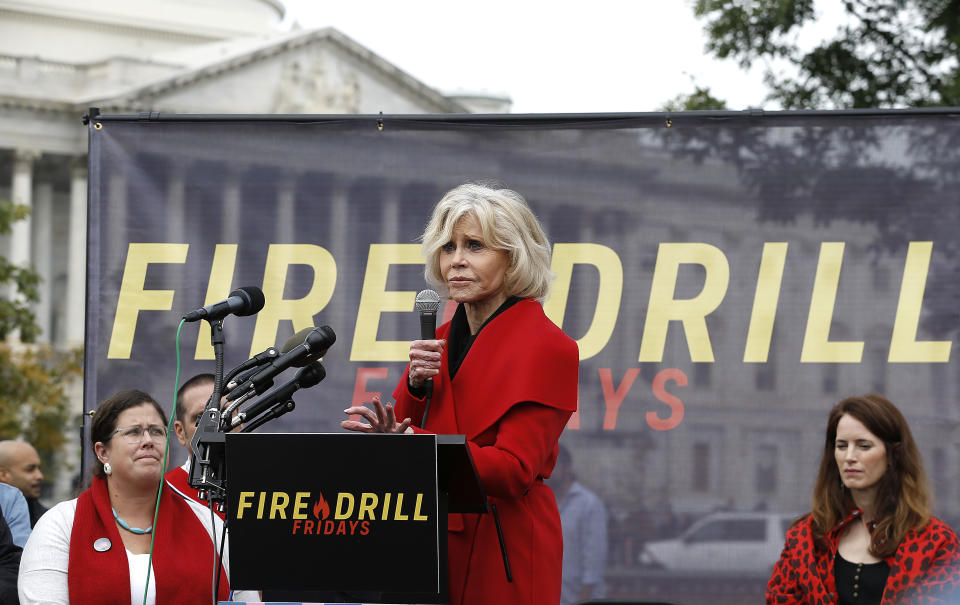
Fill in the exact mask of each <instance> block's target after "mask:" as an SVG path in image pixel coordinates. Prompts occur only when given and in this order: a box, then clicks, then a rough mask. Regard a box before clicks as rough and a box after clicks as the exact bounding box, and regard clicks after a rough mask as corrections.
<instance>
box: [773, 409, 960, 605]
mask: <svg viewBox="0 0 960 605" xmlns="http://www.w3.org/2000/svg"><path fill="white" fill-rule="evenodd" d="M930 499H931V496H930V488H929V485H928V482H927V478H926V475H925V473H924V471H923V465H922V463H921V460H920V453H919V450H918V449H917V446H916V443H915V442H914V440H913V436H912V434H911V433H910V427H909V426H908V425H907V422H906V420H905V419H904V418H903V415H902V414H901V413H900V411H899V410H898V409H897V408H896V406H894V405H893V404H892V403H890V402H889V401H888V400H887V399H885V398H884V397H883V396H881V395H865V396H862V397H850V398H847V399H844V400H843V401H841V402H840V403H838V404H837V405H836V406H834V408H833V409H832V410H831V412H830V418H829V420H828V422H827V432H826V439H825V441H824V451H823V457H822V458H821V461H820V471H819V474H818V475H817V480H816V483H815V485H814V493H813V509H812V511H811V512H810V514H808V515H806V516H804V517H802V518H801V519H799V520H798V521H797V522H795V523H794V525H793V527H791V528H790V530H789V531H788V532H787V539H786V544H785V545H784V548H783V553H782V554H781V556H780V560H779V561H778V562H777V564H776V566H775V567H774V569H773V574H772V575H771V576H770V581H769V582H768V583H767V603H768V604H772V603H775V604H782V605H790V604H796V605H801V604H803V605H808V604H809V605H814V604H816V605H827V604H836V605H848V604H853V603H856V604H858V605H899V604H905V605H907V604H908V605H914V604H918V603H944V604H947V603H950V604H957V603H960V542H958V540H957V535H956V533H954V531H953V530H952V529H950V527H949V526H948V525H947V524H945V523H944V522H942V521H940V520H939V519H937V518H935V517H932V516H931V515H930Z"/></svg>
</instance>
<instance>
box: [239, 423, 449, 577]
mask: <svg viewBox="0 0 960 605" xmlns="http://www.w3.org/2000/svg"><path fill="white" fill-rule="evenodd" d="M226 460H227V495H228V510H227V515H228V521H229V531H230V576H231V577H230V584H231V586H232V587H234V588H240V589H283V590H316V591H331V592H354V591H356V592H363V591H383V592H397V591H398V587H402V592H410V593H425V594H438V593H440V591H441V570H440V561H441V558H440V557H441V546H440V539H441V537H442V538H443V540H446V518H445V511H443V514H444V519H443V522H442V523H438V519H439V518H440V515H441V511H440V510H439V508H440V507H439V504H438V501H437V440H436V436H435V435H390V434H383V435H380V434H377V435H366V434H349V433H347V434H316V433H313V434H255V433H240V434H233V433H231V434H228V435H226ZM440 528H442V530H443V532H444V534H443V535H442V536H441V534H440V533H439V529H440ZM444 545H445V542H444ZM443 564H444V566H446V560H445V557H444V559H443ZM443 573H446V569H445V568H444V570H443ZM444 584H445V583H444Z"/></svg>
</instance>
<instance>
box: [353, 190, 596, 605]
mask: <svg viewBox="0 0 960 605" xmlns="http://www.w3.org/2000/svg"><path fill="white" fill-rule="evenodd" d="M423 251H424V256H425V257H426V259H427V262H426V271H425V273H426V277H427V280H428V281H430V282H431V283H432V284H434V285H435V286H436V287H437V288H438V289H440V290H442V291H444V292H445V293H446V294H447V295H448V296H449V298H450V299H452V300H454V301H456V302H457V303H459V305H458V307H457V311H456V313H455V314H454V317H453V319H452V320H451V321H450V322H449V323H447V324H445V325H443V326H441V327H440V328H439V330H438V331H437V338H436V339H435V340H416V341H414V342H412V343H411V345H410V363H409V365H408V366H407V373H406V376H405V378H404V379H403V380H401V382H400V384H399V385H397V389H396V390H395V391H394V394H393V396H394V399H395V400H396V406H395V409H394V406H392V405H390V404H387V405H386V406H384V405H382V404H381V402H380V401H379V399H375V400H374V402H373V406H374V409H373V410H371V409H369V408H366V407H363V406H355V407H351V408H348V409H347V410H346V413H348V414H360V415H362V416H363V417H364V418H365V419H366V422H358V421H352V420H347V421H344V422H343V426H344V428H347V429H350V430H357V431H364V432H407V433H411V432H428V433H436V434H463V435H466V437H467V439H468V443H469V447H470V450H471V454H472V456H473V459H474V461H475V462H476V465H477V470H478V472H479V475H480V480H481V482H482V483H483V486H484V489H485V490H486V493H487V495H488V496H489V497H490V503H491V504H492V505H494V506H496V508H497V510H498V512H499V516H500V521H501V525H502V529H503V535H504V540H505V548H506V554H507V557H508V560H509V564H510V568H511V572H512V576H513V581H512V582H509V581H507V577H506V573H505V571H504V563H503V558H502V555H501V551H500V545H499V541H498V539H497V531H496V527H495V524H494V519H493V517H492V515H489V514H487V515H473V514H464V515H456V514H455V515H450V519H449V526H448V530H449V531H448V543H449V555H448V572H449V575H448V578H449V590H450V594H449V602H450V603H452V604H454V605H471V604H481V603H482V604H486V603H503V604H507V603H509V604H530V605H534V604H537V605H540V604H542V605H556V603H558V602H559V600H560V576H561V569H562V560H563V558H562V552H563V534H562V532H561V529H560V516H559V513H558V511H557V503H556V498H555V497H554V494H553V492H552V490H551V489H550V488H549V487H547V486H546V485H544V482H543V480H544V479H545V478H547V477H549V476H550V473H551V472H552V471H553V467H554V464H555V463H556V460H557V450H558V439H559V437H560V433H561V432H562V431H563V428H564V426H566V423H567V420H568V419H569V418H570V415H571V414H572V413H573V412H574V411H575V410H576V406H577V372H578V365H579V355H578V351H577V346H576V343H575V342H574V341H573V340H572V339H570V338H569V337H568V336H567V335H566V334H564V333H563V332H562V331H561V330H560V328H558V327H557V326H556V325H555V324H553V323H552V322H551V321H550V320H549V319H547V317H546V316H545V315H544V313H543V307H542V306H541V303H542V301H543V299H544V298H545V297H546V295H547V292H548V289H549V282H550V279H551V278H552V275H551V273H550V244H549V242H548V240H547V237H546V235H545V234H544V232H543V229H542V227H541V226H540V223H539V221H537V218H536V217H535V216H534V214H533V213H532V212H531V211H530V209H529V207H528V206H527V204H526V202H525V201H524V199H523V198H522V197H521V196H520V195H519V194H517V193H516V192H514V191H511V190H509V189H495V188H491V187H487V186H484V185H475V184H466V185H461V186H460V187H457V188H455V189H453V190H452V191H450V192H448V193H447V194H446V195H445V196H444V197H443V199H441V200H440V202H439V203H438V204H437V205H436V207H435V208H434V211H433V215H432V217H431V218H430V222H429V224H428V225H427V228H426V230H425V232H424V234H423ZM427 379H431V380H432V383H433V386H432V397H431V403H430V407H429V412H428V414H427V418H426V423H425V424H424V425H423V427H422V428H421V427H420V424H421V422H422V418H423V415H424V411H425V408H426V387H425V383H426V380H427ZM398 418H400V419H403V420H402V421H399V422H398V421H397V419H398ZM413 418H415V419H416V420H417V427H416V428H414V427H413V426H412V420H411V419H413Z"/></svg>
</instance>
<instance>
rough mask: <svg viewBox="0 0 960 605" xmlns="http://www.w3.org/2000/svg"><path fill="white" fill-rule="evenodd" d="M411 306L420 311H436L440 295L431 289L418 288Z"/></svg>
mask: <svg viewBox="0 0 960 605" xmlns="http://www.w3.org/2000/svg"><path fill="white" fill-rule="evenodd" d="M413 308H414V309H415V310H417V311H421V312H426V313H436V312H437V310H438V309H440V295H439V294H437V293H436V292H434V291H433V290H420V292H418V293H417V299H416V301H415V302H414V304H413Z"/></svg>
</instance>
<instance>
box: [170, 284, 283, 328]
mask: <svg viewBox="0 0 960 605" xmlns="http://www.w3.org/2000/svg"><path fill="white" fill-rule="evenodd" d="M263 304H264V299H263V290H261V289H260V288H258V287H256V286H246V287H244V288H237V289H236V290H234V291H233V292H231V293H230V298H228V299H226V300H221V301H220V302H218V303H213V304H212V305H207V306H206V307H201V308H199V309H197V310H196V311H190V312H189V313H187V314H186V315H184V316H183V319H184V321H200V320H201V319H206V320H207V321H216V320H218V319H223V318H224V317H226V316H227V315H239V316H240V317H245V316H247V315H253V314H254V313H259V312H260V309H262V308H263Z"/></svg>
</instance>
